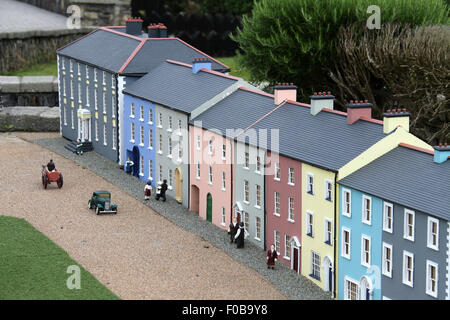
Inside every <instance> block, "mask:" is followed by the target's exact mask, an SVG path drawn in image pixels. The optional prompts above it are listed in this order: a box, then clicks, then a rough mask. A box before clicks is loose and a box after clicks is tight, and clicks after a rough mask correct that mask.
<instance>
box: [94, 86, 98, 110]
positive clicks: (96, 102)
mask: <svg viewBox="0 0 450 320" xmlns="http://www.w3.org/2000/svg"><path fill="white" fill-rule="evenodd" d="M94 104H95V110H98V95H97V90H96V89H94Z"/></svg>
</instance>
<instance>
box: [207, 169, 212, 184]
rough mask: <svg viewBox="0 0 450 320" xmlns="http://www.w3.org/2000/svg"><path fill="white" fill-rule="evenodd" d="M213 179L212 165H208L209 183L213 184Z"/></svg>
mask: <svg viewBox="0 0 450 320" xmlns="http://www.w3.org/2000/svg"><path fill="white" fill-rule="evenodd" d="M212 180H213V172H212V166H208V184H212Z"/></svg>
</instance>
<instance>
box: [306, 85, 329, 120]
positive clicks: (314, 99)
mask: <svg viewBox="0 0 450 320" xmlns="http://www.w3.org/2000/svg"><path fill="white" fill-rule="evenodd" d="M309 97H310V98H311V114H312V115H313V116H315V115H316V114H318V113H319V112H320V111H322V109H323V108H327V109H331V110H333V108H334V96H333V95H332V94H331V92H330V91H328V92H314V95H313V96H309Z"/></svg>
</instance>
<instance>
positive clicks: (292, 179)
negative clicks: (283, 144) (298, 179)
mask: <svg viewBox="0 0 450 320" xmlns="http://www.w3.org/2000/svg"><path fill="white" fill-rule="evenodd" d="M288 185H290V186H295V170H294V168H293V167H289V168H288Z"/></svg>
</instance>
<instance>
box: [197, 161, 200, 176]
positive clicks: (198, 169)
mask: <svg viewBox="0 0 450 320" xmlns="http://www.w3.org/2000/svg"><path fill="white" fill-rule="evenodd" d="M197 179H200V161H197Z"/></svg>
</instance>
